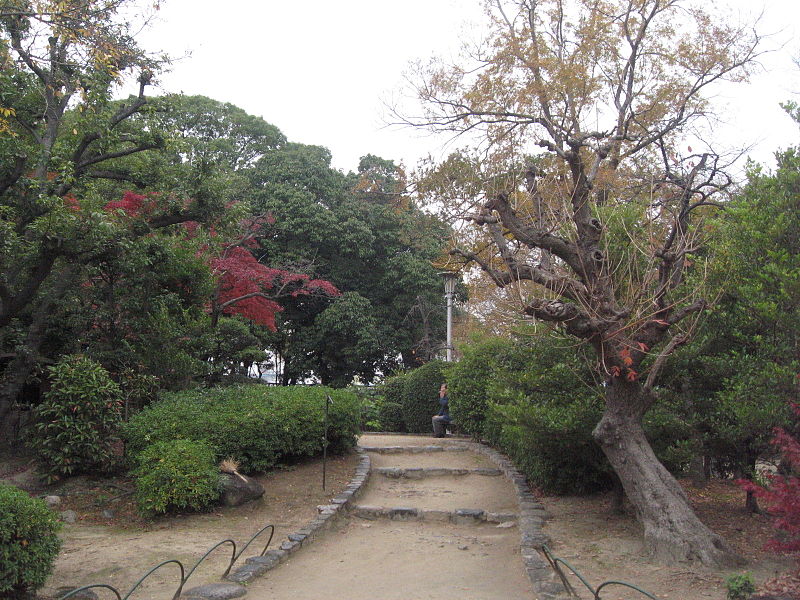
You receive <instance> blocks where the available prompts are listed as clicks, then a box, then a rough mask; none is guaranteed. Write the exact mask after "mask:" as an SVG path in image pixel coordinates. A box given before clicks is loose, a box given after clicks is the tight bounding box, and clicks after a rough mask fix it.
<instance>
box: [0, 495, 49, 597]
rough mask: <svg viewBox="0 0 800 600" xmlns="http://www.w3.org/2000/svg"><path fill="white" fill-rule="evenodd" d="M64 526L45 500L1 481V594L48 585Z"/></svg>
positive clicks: (20, 594)
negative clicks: (47, 580)
mask: <svg viewBox="0 0 800 600" xmlns="http://www.w3.org/2000/svg"><path fill="white" fill-rule="evenodd" d="M60 527H61V524H60V523H59V522H58V519H57V518H56V515H55V514H54V513H53V512H52V511H51V510H50V509H49V508H47V505H45V503H44V502H42V501H41V500H38V499H36V498H31V497H30V496H28V494H26V493H25V492H23V491H22V490H20V489H17V488H15V487H14V486H11V485H5V484H0V597H2V598H15V597H24V596H25V595H26V594H27V593H29V592H34V591H35V590H37V589H38V588H40V587H41V586H42V585H43V584H44V582H45V580H46V579H47V577H48V576H49V575H50V572H51V571H52V570H53V562H54V561H55V559H56V556H57V555H58V550H59V548H60V547H61V540H59V539H58V535H57V532H58V530H59V528H60Z"/></svg>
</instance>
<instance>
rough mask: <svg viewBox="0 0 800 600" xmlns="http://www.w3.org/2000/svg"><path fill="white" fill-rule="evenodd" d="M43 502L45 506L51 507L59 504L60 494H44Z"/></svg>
mask: <svg viewBox="0 0 800 600" xmlns="http://www.w3.org/2000/svg"><path fill="white" fill-rule="evenodd" d="M44 502H45V504H47V506H49V507H50V508H53V507H54V506H56V505H58V504H61V496H45V497H44Z"/></svg>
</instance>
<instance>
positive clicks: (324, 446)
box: [322, 394, 333, 491]
mask: <svg viewBox="0 0 800 600" xmlns="http://www.w3.org/2000/svg"><path fill="white" fill-rule="evenodd" d="M331 402H333V400H331V395H330V394H325V426H324V433H323V435H322V490H323V491H324V490H325V473H326V469H325V467H326V464H327V462H328V407H329V406H330V404H331Z"/></svg>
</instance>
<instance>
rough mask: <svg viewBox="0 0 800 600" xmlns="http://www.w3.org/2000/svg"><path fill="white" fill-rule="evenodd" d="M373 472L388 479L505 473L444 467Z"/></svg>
mask: <svg viewBox="0 0 800 600" xmlns="http://www.w3.org/2000/svg"><path fill="white" fill-rule="evenodd" d="M372 472H373V473H375V474H376V475H383V476H384V477H387V478H388V479H422V478H423V477H450V476H462V475H483V476H486V477H497V476H500V475H502V474H503V472H502V471H501V470H500V469H450V468H444V467H410V468H400V467H376V468H374V469H373V470H372Z"/></svg>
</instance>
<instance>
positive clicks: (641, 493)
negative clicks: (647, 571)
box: [594, 377, 742, 566]
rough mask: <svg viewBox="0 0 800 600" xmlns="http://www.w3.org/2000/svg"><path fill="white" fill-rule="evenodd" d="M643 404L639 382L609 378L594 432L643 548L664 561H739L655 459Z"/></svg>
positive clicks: (719, 562)
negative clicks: (640, 529) (641, 532)
mask: <svg viewBox="0 0 800 600" xmlns="http://www.w3.org/2000/svg"><path fill="white" fill-rule="evenodd" d="M647 405H648V403H647V401H646V399H645V398H644V392H643V390H642V387H641V384H639V383H638V382H628V381H625V380H624V379H623V378H621V377H614V378H612V380H611V384H610V385H609V387H608V390H607V393H606V410H605V412H604V413H603V417H602V418H601V419H600V422H599V423H598V424H597V427H595V430H594V437H595V439H596V440H597V442H598V443H599V444H600V446H601V448H602V449H603V452H604V453H605V455H606V457H607V458H608V460H609V462H610V463H611V466H612V467H613V468H614V471H615V472H616V473H617V475H618V476H619V479H620V481H621V482H622V485H623V487H624V488H625V494H626V496H627V497H628V500H630V502H631V504H633V506H634V508H635V510H636V513H637V518H638V519H639V521H640V522H641V524H642V526H643V527H644V539H645V547H646V549H647V551H648V553H649V554H650V555H651V556H652V557H653V558H655V559H656V560H660V561H663V562H667V563H675V562H684V561H699V562H701V563H703V564H707V565H718V566H732V565H737V564H742V559H741V558H740V557H739V556H737V555H736V554H735V553H734V552H733V550H732V549H731V548H730V547H729V546H728V544H727V543H726V542H725V540H723V539H722V538H721V537H720V536H718V535H717V534H715V533H714V532H713V531H711V530H710V529H709V528H708V527H706V526H705V525H704V524H703V523H702V522H701V521H700V519H698V518H697V516H696V515H695V514H694V511H692V508H691V507H690V506H689V501H688V498H687V497H686V494H685V493H684V491H683V488H681V486H680V484H678V482H677V481H676V480H675V478H674V477H673V476H672V475H671V474H670V473H669V471H667V470H666V469H665V468H664V466H663V465H662V464H661V462H660V461H659V460H658V459H657V458H656V455H655V453H654V452H653V449H652V448H651V447H650V443H649V442H648V441H647V438H646V437H645V434H644V429H643V428H642V416H643V414H644V412H645V409H646V407H647Z"/></svg>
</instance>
